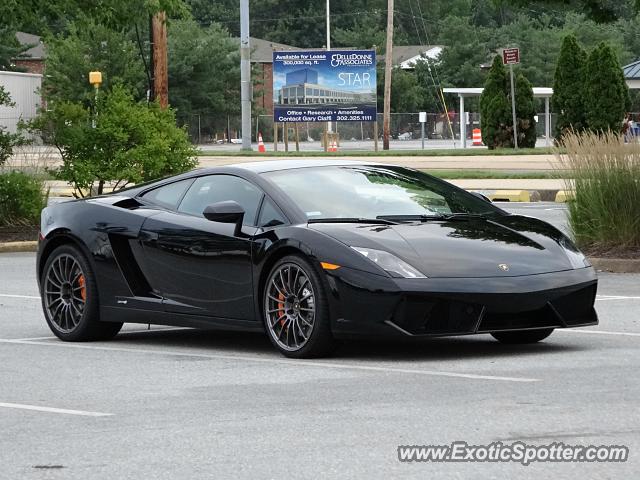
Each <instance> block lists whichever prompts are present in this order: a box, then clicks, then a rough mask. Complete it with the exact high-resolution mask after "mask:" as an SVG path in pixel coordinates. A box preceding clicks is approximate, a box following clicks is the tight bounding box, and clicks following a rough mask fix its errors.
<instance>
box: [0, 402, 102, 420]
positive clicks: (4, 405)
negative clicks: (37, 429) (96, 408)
mask: <svg viewBox="0 0 640 480" xmlns="http://www.w3.org/2000/svg"><path fill="white" fill-rule="evenodd" d="M0 407H2V408H17V409H19V410H34V411H36V412H47V413H63V414H66V415H81V416H83V417H110V416H112V415H113V413H102V412H86V411H84V410H69V409H66V408H53V407H40V406H38V405H24V404H22V403H3V402H0Z"/></svg>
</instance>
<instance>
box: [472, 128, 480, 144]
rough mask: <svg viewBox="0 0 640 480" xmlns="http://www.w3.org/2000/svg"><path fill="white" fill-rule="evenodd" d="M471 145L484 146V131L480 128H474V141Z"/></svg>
mask: <svg viewBox="0 0 640 480" xmlns="http://www.w3.org/2000/svg"><path fill="white" fill-rule="evenodd" d="M471 145H473V146H474V147H481V146H482V131H481V130H480V129H479V128H474V129H473V143H472V144H471Z"/></svg>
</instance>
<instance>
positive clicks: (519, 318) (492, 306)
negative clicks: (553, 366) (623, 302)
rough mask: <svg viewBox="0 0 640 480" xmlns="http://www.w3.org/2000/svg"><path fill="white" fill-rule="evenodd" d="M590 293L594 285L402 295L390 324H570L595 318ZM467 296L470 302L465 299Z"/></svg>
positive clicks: (422, 328)
mask: <svg viewBox="0 0 640 480" xmlns="http://www.w3.org/2000/svg"><path fill="white" fill-rule="evenodd" d="M595 295H596V285H595V284H593V285H589V286H587V287H583V288H581V289H578V290H570V289H568V291H564V292H563V291H557V290H556V291H546V292H533V293H523V294H509V295H499V294H488V295H478V294H476V295H460V294H456V295H455V297H453V298H433V297H430V296H428V295H405V296H404V297H403V299H402V301H401V302H400V303H399V304H398V306H397V308H396V309H395V311H394V314H393V317H392V319H391V322H392V323H393V324H394V325H396V326H398V327H400V328H401V329H402V330H404V331H406V332H408V333H410V334H412V335H461V334H465V333H487V332H497V331H501V330H518V329H523V330H524V329H532V328H559V327H571V326H576V325H583V324H593V323H596V322H597V315H596V313H595V310H594V308H593V303H594V300H595ZM471 298H472V299H473V300H474V302H467V301H464V300H466V299H471ZM519 308H520V309H524V310H521V311H519V310H518V309H519Z"/></svg>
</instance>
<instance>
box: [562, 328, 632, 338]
mask: <svg viewBox="0 0 640 480" xmlns="http://www.w3.org/2000/svg"><path fill="white" fill-rule="evenodd" d="M556 332H566V333H587V334H595V335H622V336H624V337H640V333H633V332H612V331H610V330H580V329H572V328H567V329H564V328H559V329H558V330H556Z"/></svg>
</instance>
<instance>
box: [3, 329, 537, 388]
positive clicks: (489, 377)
mask: <svg viewBox="0 0 640 480" xmlns="http://www.w3.org/2000/svg"><path fill="white" fill-rule="evenodd" d="M0 343H8V344H16V345H38V346H53V347H61V348H79V349H84V350H101V351H107V352H128V353H142V354H153V355H165V356H175V357H194V358H209V359H212V360H232V361H242V362H255V363H270V364H274V365H285V366H298V367H316V368H333V369H338V370H360V371H368V372H381V373H403V374H410V375H425V376H433V377H452V378H465V379H470V380H493V381H500V382H519V383H528V382H538V381H540V379H538V378H526V377H502V376H497V375H477V374H473V373H456V372H443V371H438V370H422V369H409V368H393V367H381V366H380V367H379V366H373V365H361V364H347V363H334V362H321V361H317V360H315V361H314V360H285V359H276V358H269V357H257V356H246V355H224V354H211V353H193V352H180V351H176V350H160V349H158V350H151V349H142V348H122V347H104V346H99V345H86V344H78V343H62V342H37V341H29V340H12V339H8V338H3V339H0Z"/></svg>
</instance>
